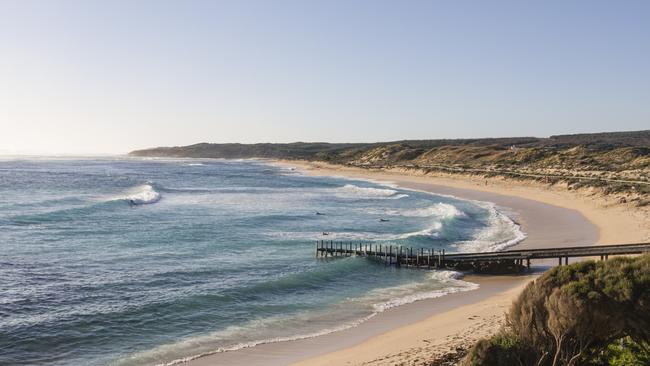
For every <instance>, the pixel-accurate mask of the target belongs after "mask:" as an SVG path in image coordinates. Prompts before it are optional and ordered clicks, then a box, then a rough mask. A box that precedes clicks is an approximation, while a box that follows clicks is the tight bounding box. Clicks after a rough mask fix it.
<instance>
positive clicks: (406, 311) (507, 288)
mask: <svg viewBox="0 0 650 366" xmlns="http://www.w3.org/2000/svg"><path fill="white" fill-rule="evenodd" d="M270 163H271V164H275V165H279V166H283V167H285V168H292V169H298V170H299V171H301V172H302V173H305V174H309V175H322V176H341V177H345V178H353V179H365V180H373V181H378V182H380V183H381V182H386V183H392V184H396V185H398V186H400V187H402V188H406V189H413V190H419V191H425V192H430V193H435V194H442V195H452V196H455V197H458V198H461V199H469V200H477V201H487V202H492V203H495V204H496V205H497V207H499V208H500V209H502V210H503V209H505V210H507V211H508V215H509V216H511V217H513V218H514V219H516V220H517V222H518V223H519V224H520V225H521V226H522V228H523V230H524V232H525V233H526V234H527V238H526V239H525V240H523V241H522V242H521V243H518V244H517V245H516V246H517V247H518V248H543V247H552V246H565V245H566V246H569V245H572V246H573V245H594V244H605V243H608V244H609V243H612V239H613V238H618V239H620V240H618V241H616V243H627V242H634V241H641V240H642V239H644V238H645V236H644V235H646V232H645V231H642V230H639V229H638V228H639V225H640V224H639V222H637V221H635V220H636V219H635V218H634V216H633V215H630V214H629V213H626V211H624V210H620V209H619V208H616V207H599V206H597V205H596V204H594V202H589V201H583V200H581V199H579V198H577V197H572V196H571V195H570V194H563V193H562V192H556V191H544V190H543V189H541V188H539V187H534V186H528V185H523V184H519V185H518V184H515V183H512V182H506V184H505V185H499V184H496V183H495V182H487V183H485V184H483V185H481V182H480V181H469V180H463V179H458V178H456V177H429V176H418V175H416V174H408V173H406V172H400V171H384V170H381V171H370V170H365V169H360V168H349V167H341V166H334V165H328V164H324V163H312V162H303V161H271V162H270ZM550 265H552V263H550V262H547V263H534V273H532V274H528V275H522V276H476V275H467V276H466V277H465V278H464V280H466V281H469V282H474V283H478V284H479V285H480V287H479V289H478V290H473V291H467V292H461V293H454V294H449V295H445V296H443V297H440V298H435V299H428V300H421V301H417V302H415V303H411V304H407V305H402V306H399V307H396V308H392V309H389V310H387V311H385V312H383V313H380V314H378V315H377V316H375V317H373V318H371V319H370V320H368V321H366V322H364V323H362V324H360V325H359V326H357V327H353V328H349V329H346V330H342V331H338V332H335V333H330V334H326V335H322V336H318V337H314V338H307V339H300V340H295V341H286V342H277V343H267V344H261V345H258V346H255V347H251V348H244V349H240V350H236V351H230V352H223V353H217V354H213V355H208V356H205V357H200V358H197V359H195V360H192V361H189V362H188V363H189V364H190V365H194V366H200V365H216V364H220V365H247V366H250V365H262V364H263V365H286V364H296V365H332V364H345V365H360V364H372V365H393V364H409V365H410V364H413V365H417V364H424V363H427V362H431V361H434V360H436V359H437V358H440V357H444V356H445V355H448V354H449V353H453V352H456V351H457V350H461V349H466V348H468V347H469V346H470V345H471V344H473V343H474V342H475V341H476V340H477V339H479V338H482V337H484V336H488V335H490V334H493V333H494V332H496V331H497V330H498V328H499V327H500V326H501V324H502V322H503V314H504V313H505V312H506V311H507V309H508V308H509V306H510V303H511V302H512V300H513V299H514V298H516V296H517V295H518V294H519V292H520V291H521V289H522V288H523V287H524V286H525V285H526V284H527V283H528V282H529V281H531V280H532V279H534V278H535V277H536V276H537V275H539V274H540V273H541V272H542V271H543V270H545V269H546V268H548V266H550ZM535 272H536V273H535ZM434 329H435V330H436V331H435V332H432V330H434Z"/></svg>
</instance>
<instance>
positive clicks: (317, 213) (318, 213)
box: [316, 211, 325, 215]
mask: <svg viewBox="0 0 650 366" xmlns="http://www.w3.org/2000/svg"><path fill="white" fill-rule="evenodd" d="M316 215H325V214H324V213H320V212H318V211H316Z"/></svg>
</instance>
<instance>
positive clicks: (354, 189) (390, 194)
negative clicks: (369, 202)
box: [336, 184, 408, 199]
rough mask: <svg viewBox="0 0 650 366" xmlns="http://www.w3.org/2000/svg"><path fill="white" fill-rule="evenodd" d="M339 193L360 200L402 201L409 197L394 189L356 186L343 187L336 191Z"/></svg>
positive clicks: (347, 185)
mask: <svg viewBox="0 0 650 366" xmlns="http://www.w3.org/2000/svg"><path fill="white" fill-rule="evenodd" d="M336 190H337V191H338V192H339V193H343V194H345V195H347V196H350V195H351V196H355V197H359V198H390V199H400V198H404V197H408V195H407V194H397V191H396V190H394V189H388V188H372V187H359V186H355V185H354V184H346V185H344V186H343V187H340V188H337V189H336Z"/></svg>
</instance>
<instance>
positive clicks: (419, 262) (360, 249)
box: [316, 240, 650, 273]
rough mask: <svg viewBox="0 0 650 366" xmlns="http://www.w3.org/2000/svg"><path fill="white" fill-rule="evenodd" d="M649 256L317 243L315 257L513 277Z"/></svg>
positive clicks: (620, 248)
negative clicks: (543, 264) (537, 263)
mask: <svg viewBox="0 0 650 366" xmlns="http://www.w3.org/2000/svg"><path fill="white" fill-rule="evenodd" d="M646 252H650V243H638V244H618V245H597V246H580V247H564V248H546V249H521V250H505V251H500V252H484V253H445V251H444V250H435V249H434V248H431V249H426V248H416V249H414V248H412V247H408V248H407V247H403V246H397V245H387V244H373V243H358V242H357V243H354V242H343V241H325V240H320V241H317V242H316V256H317V257H340V256H348V257H349V256H362V257H371V258H375V259H378V260H381V261H383V262H384V263H385V264H386V265H395V266H406V267H418V268H449V269H458V270H470V269H471V270H474V271H476V272H490V273H495V272H496V273H512V272H520V271H523V270H525V269H526V268H530V261H531V260H534V259H549V258H550V259H553V258H557V259H558V265H562V262H563V261H564V264H565V265H566V264H568V262H569V258H583V257H600V259H601V260H605V259H608V258H609V256H610V255H625V254H642V253H646Z"/></svg>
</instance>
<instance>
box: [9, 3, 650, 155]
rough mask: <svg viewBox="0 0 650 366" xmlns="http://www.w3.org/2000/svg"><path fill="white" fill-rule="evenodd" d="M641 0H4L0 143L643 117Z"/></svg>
mask: <svg viewBox="0 0 650 366" xmlns="http://www.w3.org/2000/svg"><path fill="white" fill-rule="evenodd" d="M649 56H650V1H571V0H562V1H536V2H532V1H520V0H517V1H457V0H454V1H433V0H431V1H397V0H395V1H353V0H348V1H332V0H326V1H308V0H303V1H272V0H266V1H241V0H239V1H230V2H226V1H173V2H172V1H169V2H165V1H160V0H158V1H133V0H129V1H115V0H110V1H102V2H100V1H97V2H93V1H54V0H48V1H26V0H14V1H8V0H0V127H1V128H0V153H8V152H9V153H12V152H14V153H15V152H22V153H124V152H128V151H129V150H131V149H135V148H144V147H151V146H162V145H185V144H191V143H196V142H202V141H208V142H290V141H332V142H340V141H387V140H397V139H425V138H454V137H483V136H521V135H534V136H548V135H551V134H560V133H573V132H593V131H610V130H637V129H648V128H650V57H649Z"/></svg>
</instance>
